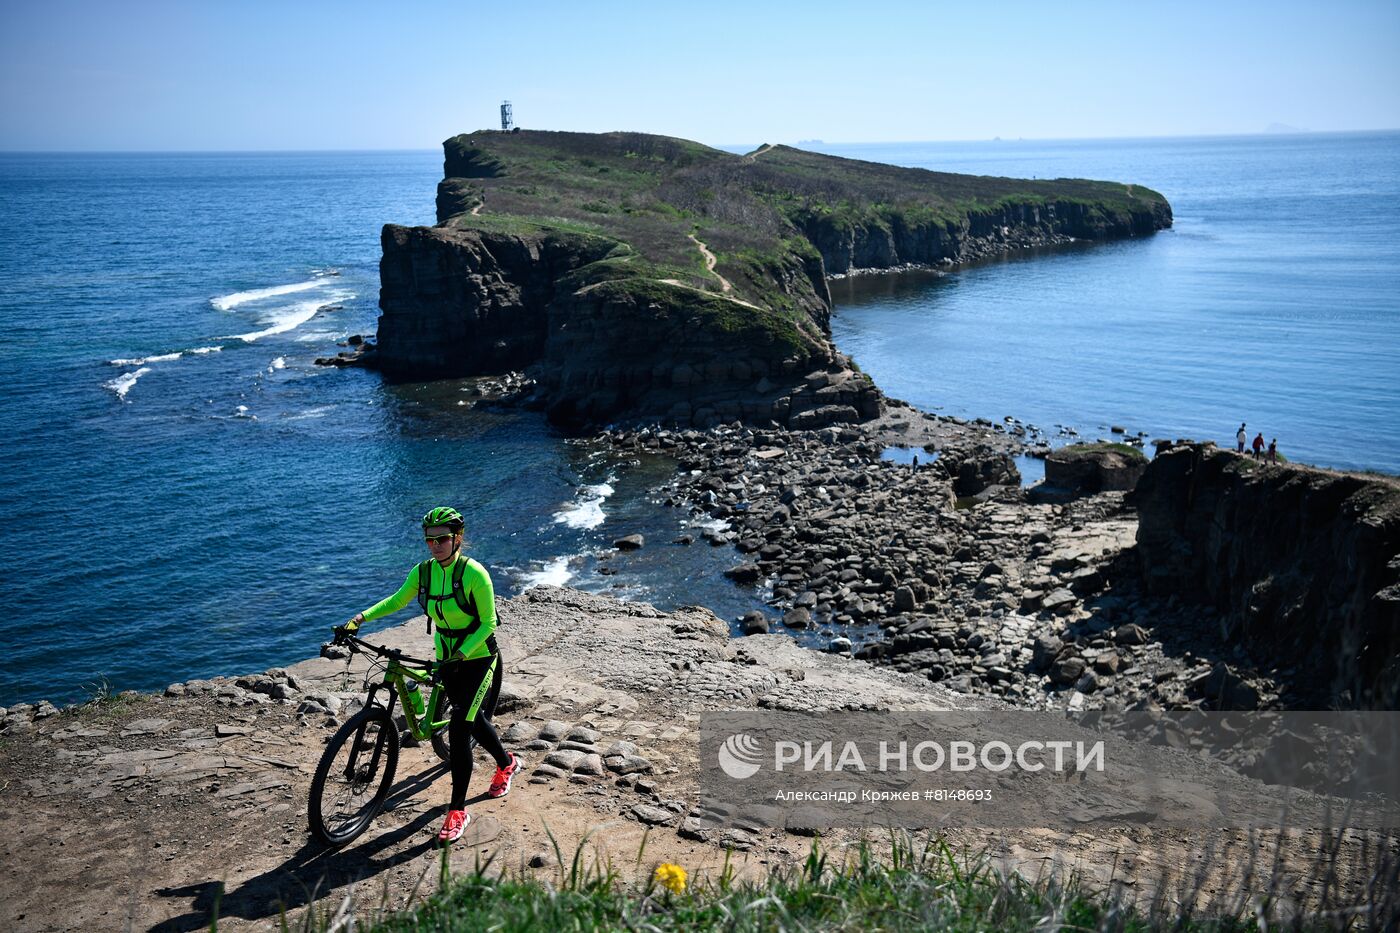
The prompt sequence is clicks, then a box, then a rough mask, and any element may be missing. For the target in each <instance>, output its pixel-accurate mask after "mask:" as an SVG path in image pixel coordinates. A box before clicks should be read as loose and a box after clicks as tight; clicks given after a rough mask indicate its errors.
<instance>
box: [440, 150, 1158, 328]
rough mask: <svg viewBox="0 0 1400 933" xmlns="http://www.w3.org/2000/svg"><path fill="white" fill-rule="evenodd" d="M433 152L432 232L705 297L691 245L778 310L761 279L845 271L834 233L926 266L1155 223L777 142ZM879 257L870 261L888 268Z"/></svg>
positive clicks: (1129, 210)
mask: <svg viewBox="0 0 1400 933" xmlns="http://www.w3.org/2000/svg"><path fill="white" fill-rule="evenodd" d="M445 148H446V153H447V157H446V161H445V165H444V175H445V180H444V181H443V183H442V184H441V186H440V187H439V192H438V221H439V222H440V223H443V222H447V223H450V224H451V225H453V226H456V227H465V228H474V229H482V230H509V231H512V232H523V231H524V230H525V229H540V228H547V229H551V230H557V231H559V232H560V233H579V234H594V235H601V236H605V237H608V238H610V239H614V240H616V241H618V242H619V243H622V244H626V245H627V246H629V247H631V248H632V250H635V252H636V257H635V258H633V259H632V260H631V265H630V266H625V267H621V268H616V263H615V264H614V268H613V269H599V270H597V271H598V272H600V273H601V274H603V275H604V276H605V277H608V278H611V277H612V275H611V274H610V273H613V272H616V273H617V274H618V275H622V276H625V277H628V278H635V277H640V276H648V277H651V278H654V279H665V278H675V279H678V280H681V281H685V282H687V283H688V284H692V285H694V286H695V287H698V288H702V289H707V290H713V289H716V288H718V287H721V286H720V284H719V281H718V279H717V278H716V276H715V275H713V274H711V273H710V272H709V271H708V270H707V269H706V266H705V258H704V256H703V255H702V253H701V251H700V250H699V249H698V248H697V247H696V244H695V243H694V242H693V241H692V240H691V239H690V236H691V235H693V236H694V237H695V238H696V239H698V240H700V241H701V242H703V243H704V244H705V246H706V247H707V248H708V249H709V251H710V252H711V253H712V254H713V255H714V256H715V257H716V259H717V265H716V267H715V270H714V271H715V272H717V273H718V274H719V275H720V276H723V277H724V279H725V280H727V281H728V282H730V283H732V284H733V286H734V288H735V289H736V290H738V292H739V294H740V297H743V298H745V299H746V300H749V301H751V302H754V303H762V304H767V305H769V306H771V307H779V308H781V307H785V306H789V305H791V303H792V300H791V297H790V295H789V294H787V293H785V292H784V291H783V290H781V289H778V288H775V283H774V276H775V274H779V275H781V273H782V271H783V270H785V269H787V268H789V267H790V266H791V264H792V260H793V259H794V258H797V259H800V260H802V261H804V263H805V262H810V261H812V260H814V259H815V258H817V257H818V256H821V257H822V258H823V259H825V260H827V262H826V265H827V267H828V268H827V269H826V270H825V271H826V272H827V273H831V272H839V271H845V268H844V267H838V268H831V266H832V265H833V263H832V262H831V259H832V258H833V257H832V256H831V255H829V254H830V253H831V252H832V251H833V250H832V249H830V247H831V246H832V245H834V244H839V243H841V242H842V241H843V238H845V239H847V240H854V239H856V238H857V237H859V236H860V235H861V234H867V235H875V236H881V235H886V236H888V238H889V239H890V240H891V241H892V242H893V243H894V244H895V245H897V246H898V245H906V246H908V247H909V248H907V249H904V250H899V255H898V257H897V259H898V261H903V262H911V261H912V262H929V263H932V262H938V261H942V260H951V261H958V260H959V259H961V258H965V257H962V256H960V255H959V247H960V246H963V245H965V244H966V242H967V241H968V240H971V239H975V238H977V237H979V236H985V235H988V234H996V233H999V231H997V230H994V229H993V228H994V227H998V228H999V227H1002V226H1006V224H1005V223H1004V222H1000V223H999V221H1006V220H1008V219H1011V218H1015V219H1021V218H1034V217H1035V215H1036V213H1037V212H1039V213H1040V215H1041V216H1040V217H1039V219H1038V221H1034V222H1035V225H1036V226H1037V227H1039V228H1042V229H1044V230H1045V231H1046V233H1047V234H1049V233H1054V234H1059V235H1063V236H1075V237H1082V238H1092V239H1099V238H1107V237H1111V236H1114V235H1131V234H1133V233H1147V232H1151V231H1152V230H1154V229H1157V228H1159V227H1162V226H1167V225H1169V224H1170V218H1171V213H1170V207H1169V206H1168V205H1167V201H1166V199H1165V198H1164V197H1162V195H1160V194H1158V193H1157V192H1155V191H1152V190H1149V189H1147V188H1142V187H1140V186H1132V185H1126V184H1121V183H1118V182H1102V181H1084V180H1081V179H1056V180H1053V181H1048V180H1047V181H1030V180H1025V179H1012V178H997V177H990V176H978V175H955V174H950V173H946V172H930V171H925V170H923V169H911V168H899V167H896V166H891V165H882V164H878V163H873V162H862V161H857V160H854V159H843V158H837V157H835V156H828V155H820V154H818V153H812V152H804V151H802V150H799V149H793V148H791V147H788V146H764V147H760V148H759V149H757V150H755V151H754V152H751V153H749V154H747V155H743V156H738V155H733V154H731V153H728V152H723V151H721V150H718V149H711V148H709V147H707V146H703V145H701V144H699V143H695V142H690V141H688V140H683V139H674V138H671V137H665V136H652V135H646V134H642V133H603V134H592V133H553V132H542V131H522V132H519V133H501V132H495V131H484V132H477V133H473V134H467V135H462V136H456V137H454V138H452V139H450V140H448V141H447V142H446V143H445ZM1047 208H1048V209H1049V211H1050V212H1053V213H1054V214H1055V215H1056V216H1055V217H1053V218H1052V217H1051V216H1049V213H1048V212H1047ZM473 209H477V210H478V213H477V214H472V213H471V211H472V210H473ZM901 241H902V244H901ZM824 247H826V248H824ZM877 258H878V257H877ZM885 258H887V259H888V260H890V261H888V262H886V263H879V262H875V263H872V264H874V265H882V264H883V265H897V264H898V261H895V260H896V257H895V256H888V257H885ZM639 262H640V264H638V263H639ZM836 265H838V266H841V265H842V264H841V263H839V262H838V263H836Z"/></svg>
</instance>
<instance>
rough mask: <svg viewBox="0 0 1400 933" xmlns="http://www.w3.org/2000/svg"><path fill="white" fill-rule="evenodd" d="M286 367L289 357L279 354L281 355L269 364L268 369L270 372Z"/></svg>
mask: <svg viewBox="0 0 1400 933" xmlns="http://www.w3.org/2000/svg"><path fill="white" fill-rule="evenodd" d="M286 368H287V358H286V357H285V356H279V357H277V359H275V360H273V361H272V362H271V363H269V364H267V371H268V372H274V371H276V370H279V369H286Z"/></svg>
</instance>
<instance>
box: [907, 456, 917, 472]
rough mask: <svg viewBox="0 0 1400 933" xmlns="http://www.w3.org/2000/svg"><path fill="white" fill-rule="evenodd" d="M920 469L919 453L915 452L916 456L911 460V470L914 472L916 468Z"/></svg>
mask: <svg viewBox="0 0 1400 933" xmlns="http://www.w3.org/2000/svg"><path fill="white" fill-rule="evenodd" d="M918 469H919V455H918V454H915V455H914V457H913V459H912V460H910V461H909V470H910V472H914V471H915V470H918Z"/></svg>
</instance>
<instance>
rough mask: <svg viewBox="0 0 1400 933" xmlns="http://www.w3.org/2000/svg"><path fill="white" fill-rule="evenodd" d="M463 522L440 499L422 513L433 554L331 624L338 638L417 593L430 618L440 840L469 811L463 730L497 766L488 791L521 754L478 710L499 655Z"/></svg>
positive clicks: (507, 779) (493, 791) (463, 824)
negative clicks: (440, 746)
mask: <svg viewBox="0 0 1400 933" xmlns="http://www.w3.org/2000/svg"><path fill="white" fill-rule="evenodd" d="M465 527H466V522H465V521H463V519H462V515H461V513H459V512H458V511H457V510H456V509H454V508H450V507H442V506H440V507H438V508H435V509H433V510H432V511H430V512H429V513H428V514H427V515H424V516H423V539H424V541H425V543H426V544H427V545H428V551H429V553H430V554H432V558H431V559H429V560H425V561H423V562H422V563H421V564H418V565H417V566H415V567H414V568H413V569H412V570H410V571H409V572H408V578H407V579H406V580H404V583H403V586H401V587H399V591H398V592H397V593H395V594H394V595H393V596H390V597H388V598H387V599H382V600H380V601H379V602H377V603H375V604H374V605H373V606H371V607H369V608H368V609H366V610H365V611H364V612H359V613H356V614H355V617H354V618H353V619H351V620H350V621H349V622H347V623H346V624H345V625H343V626H340V627H339V628H337V629H336V636H337V638H339V637H341V636H342V635H343V634H348V633H353V632H355V631H356V630H357V629H358V628H359V627H360V625H361V624H362V623H364V622H370V621H373V620H375V619H378V618H380V617H382V616H387V615H389V614H391V613H394V612H398V611H399V610H400V609H403V608H404V607H405V606H407V605H408V604H409V603H410V602H412V601H413V599H414V597H415V596H416V597H417V598H418V602H419V604H420V606H422V607H423V610H424V612H426V613H427V616H428V624H429V626H430V627H431V628H435V629H436V630H437V631H436V635H435V636H434V645H435V647H436V650H437V653H436V657H437V661H438V679H439V681H440V682H441V683H442V687H443V690H444V691H445V692H446V694H447V697H448V699H449V700H451V701H452V718H451V721H450V724H449V726H448V742H449V744H450V746H451V753H450V757H451V766H452V801H451V803H450V804H448V808H447V819H446V820H445V821H444V822H443V824H442V829H441V830H440V831H439V832H438V836H437V838H438V842H440V843H443V844H446V843H450V842H453V841H455V840H456V839H458V838H460V837H461V835H462V833H463V832H464V831H465V830H466V828H467V823H468V822H469V821H470V819H471V818H470V816H468V814H467V811H466V804H467V784H468V783H470V782H471V776H472V743H471V742H470V741H469V740H468V738H469V737H470V738H474V739H476V741H477V744H479V745H480V746H481V747H482V748H484V749H486V751H487V752H488V753H490V755H491V756H492V757H493V758H495V759H496V773H495V775H494V776H493V777H492V779H491V787H490V789H489V790H488V791H487V792H486V793H487V794H488V795H489V796H491V797H504V796H505V795H506V794H507V793H508V792H509V791H510V784H511V780H512V779H513V778H514V777H515V774H516V772H517V771H518V770H519V769H520V759H519V758H517V757H516V756H515V755H514V754H509V753H507V752H506V750H505V749H504V748H503V747H502V746H501V740H500V738H498V737H497V735H496V729H495V727H494V726H492V725H491V720H490V719H489V718H487V715H485V714H483V710H482V701H483V700H485V698H486V695H487V693H488V692H489V691H490V689H491V683H492V679H493V678H494V677H495V676H496V674H497V667H498V665H499V664H500V663H501V662H500V651H499V650H498V648H497V646H496V637H495V634H494V633H495V631H496V597H495V592H494V591H493V589H492V587H491V576H490V575H489V574H488V573H487V572H486V568H485V567H483V566H482V565H481V564H480V563H479V562H477V561H476V560H474V559H472V558H470V557H468V556H467V555H466V554H463V553H462V531H463V529H464V528H465Z"/></svg>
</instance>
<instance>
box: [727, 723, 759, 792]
mask: <svg viewBox="0 0 1400 933" xmlns="http://www.w3.org/2000/svg"><path fill="white" fill-rule="evenodd" d="M719 767H720V770H721V771H723V772H724V773H725V774H727V775H729V776H730V777H732V778H734V779H735V780H736V781H742V780H745V779H746V778H751V777H753V776H754V775H755V774H757V773H758V768H759V743H758V739H756V738H754V737H753V736H751V735H749V734H748V733H747V732H736V733H735V734H734V735H731V736H730V737H729V738H727V739H725V740H724V744H723V745H721V746H720V747H719Z"/></svg>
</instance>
